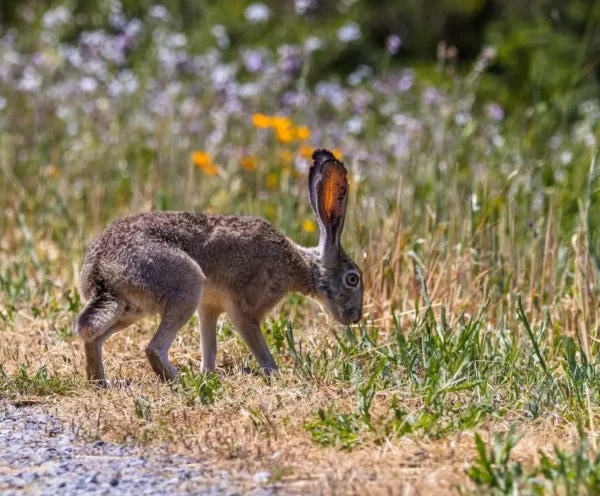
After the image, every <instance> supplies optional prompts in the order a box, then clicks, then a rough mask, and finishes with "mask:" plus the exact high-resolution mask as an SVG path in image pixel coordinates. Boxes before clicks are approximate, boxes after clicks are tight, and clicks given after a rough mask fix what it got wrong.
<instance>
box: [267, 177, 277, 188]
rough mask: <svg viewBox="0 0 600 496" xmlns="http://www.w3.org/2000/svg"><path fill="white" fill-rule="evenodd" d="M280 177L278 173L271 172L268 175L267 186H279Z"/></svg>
mask: <svg viewBox="0 0 600 496" xmlns="http://www.w3.org/2000/svg"><path fill="white" fill-rule="evenodd" d="M277 182H278V177H277V174H274V173H271V174H269V175H268V176H267V188H269V189H273V188H275V186H277Z"/></svg>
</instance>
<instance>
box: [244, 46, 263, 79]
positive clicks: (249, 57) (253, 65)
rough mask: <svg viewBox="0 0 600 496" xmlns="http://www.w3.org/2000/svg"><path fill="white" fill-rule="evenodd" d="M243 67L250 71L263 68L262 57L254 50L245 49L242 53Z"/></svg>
mask: <svg viewBox="0 0 600 496" xmlns="http://www.w3.org/2000/svg"><path fill="white" fill-rule="evenodd" d="M242 57H243V61H244V67H245V68H246V70H247V71H248V72H250V73H254V72H258V71H260V70H261V69H262V68H263V58H262V55H261V54H260V52H258V51H256V50H247V51H245V52H244V54H243V55H242Z"/></svg>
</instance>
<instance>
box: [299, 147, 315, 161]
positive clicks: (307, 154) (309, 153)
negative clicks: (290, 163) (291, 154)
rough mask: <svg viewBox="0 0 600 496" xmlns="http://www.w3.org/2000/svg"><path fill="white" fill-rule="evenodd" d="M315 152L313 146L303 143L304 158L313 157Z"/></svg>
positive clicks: (302, 153)
mask: <svg viewBox="0 0 600 496" xmlns="http://www.w3.org/2000/svg"><path fill="white" fill-rule="evenodd" d="M312 154H313V148H312V147H311V146H306V145H302V146H301V147H300V155H301V156H302V157H304V158H311V157H312Z"/></svg>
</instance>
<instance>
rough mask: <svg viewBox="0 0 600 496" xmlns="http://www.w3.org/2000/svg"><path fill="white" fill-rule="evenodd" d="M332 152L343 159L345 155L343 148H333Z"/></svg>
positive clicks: (339, 158)
mask: <svg viewBox="0 0 600 496" xmlns="http://www.w3.org/2000/svg"><path fill="white" fill-rule="evenodd" d="M331 153H333V156H334V157H335V158H337V159H338V160H342V157H343V156H344V154H343V153H342V150H340V149H339V148H334V149H333V150H331Z"/></svg>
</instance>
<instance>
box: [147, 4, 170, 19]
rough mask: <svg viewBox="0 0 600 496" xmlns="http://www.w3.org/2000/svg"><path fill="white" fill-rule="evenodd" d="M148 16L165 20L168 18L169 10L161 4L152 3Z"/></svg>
mask: <svg viewBox="0 0 600 496" xmlns="http://www.w3.org/2000/svg"><path fill="white" fill-rule="evenodd" d="M149 13H150V17H153V18H154V19H161V20H163V21H166V20H168V19H169V11H168V10H167V9H166V8H165V7H164V6H162V5H154V6H153V7H152V8H151V9H150V12H149Z"/></svg>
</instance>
